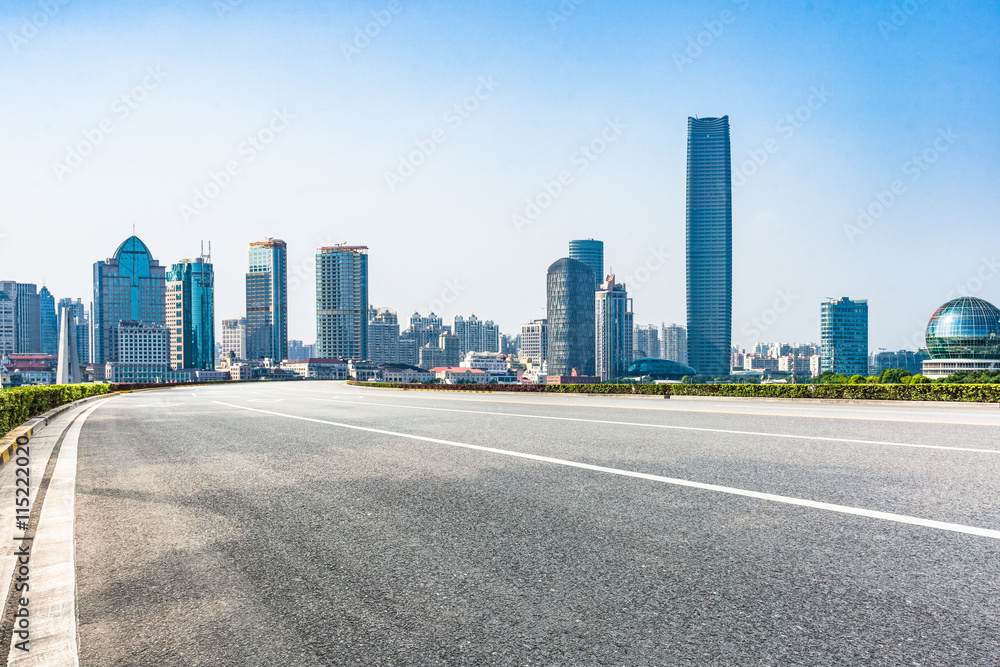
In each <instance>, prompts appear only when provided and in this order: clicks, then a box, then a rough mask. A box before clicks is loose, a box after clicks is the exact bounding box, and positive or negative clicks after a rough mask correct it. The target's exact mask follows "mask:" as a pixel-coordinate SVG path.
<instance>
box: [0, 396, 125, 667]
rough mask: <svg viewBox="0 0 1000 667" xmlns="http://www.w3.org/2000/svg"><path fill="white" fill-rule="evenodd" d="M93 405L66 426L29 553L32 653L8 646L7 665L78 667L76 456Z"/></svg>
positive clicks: (98, 404) (92, 410)
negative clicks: (75, 534) (75, 529)
mask: <svg viewBox="0 0 1000 667" xmlns="http://www.w3.org/2000/svg"><path fill="white" fill-rule="evenodd" d="M108 400H114V399H106V400H103V401H100V402H99V403H95V404H94V405H93V406H91V407H89V408H88V409H86V410H85V411H83V412H82V413H81V414H80V418H79V419H77V420H76V422H75V423H74V424H73V425H72V426H71V427H70V429H69V432H68V433H67V434H66V439H65V440H63V444H62V448H61V449H60V450H59V458H58V459H57V460H56V467H55V470H54V471H53V472H52V479H51V480H50V481H49V490H48V491H47V492H46V494H45V505H44V506H43V507H42V514H41V516H40V517H39V519H38V529H37V531H36V532H35V543H34V546H33V547H32V549H31V596H30V610H31V644H30V647H31V650H30V651H28V652H25V651H21V650H18V649H16V648H15V647H14V646H13V645H12V646H11V649H10V654H9V656H8V662H7V664H8V665H11V666H12V667H13V666H15V665H19V666H23V667H27V666H28V665H70V666H73V667H75V666H76V665H79V656H78V655H77V643H76V554H75V550H74V547H73V541H74V521H75V511H76V506H75V505H76V453H77V447H78V446H79V443H80V433H81V431H82V430H83V425H84V423H85V422H86V421H87V417H89V416H90V415H91V413H93V412H94V410H96V409H97V408H99V407H101V406H102V405H104V404H105V403H107V402H108Z"/></svg>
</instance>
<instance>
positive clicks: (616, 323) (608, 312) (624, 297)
mask: <svg viewBox="0 0 1000 667" xmlns="http://www.w3.org/2000/svg"><path fill="white" fill-rule="evenodd" d="M594 298H595V304H594V323H595V341H594V342H595V359H596V375H598V376H600V378H601V380H611V379H614V378H618V377H622V376H623V375H624V374H625V369H626V368H628V365H629V363H631V361H632V321H633V315H632V299H630V298H628V293H627V292H626V291H625V285H624V284H621V283H616V282H615V276H614V275H613V274H612V275H609V276H608V278H607V280H605V281H604V283H602V284H601V289H599V290H597V292H596V294H595V297H594Z"/></svg>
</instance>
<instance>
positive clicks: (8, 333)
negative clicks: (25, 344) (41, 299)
mask: <svg viewBox="0 0 1000 667" xmlns="http://www.w3.org/2000/svg"><path fill="white" fill-rule="evenodd" d="M7 284H8V283H4V282H0V357H2V356H3V355H5V354H14V353H15V352H17V317H16V312H17V311H16V309H15V306H14V298H15V296H16V295H17V291H16V288H14V290H13V291H14V295H13V296H12V295H11V294H10V292H9V291H8V290H7V289H4V286H5V285H7ZM9 284H10V285H14V283H13V282H11V283H9Z"/></svg>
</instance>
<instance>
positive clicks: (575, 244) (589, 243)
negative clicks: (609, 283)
mask: <svg viewBox="0 0 1000 667" xmlns="http://www.w3.org/2000/svg"><path fill="white" fill-rule="evenodd" d="M569 258H570V259H575V260H576V261H578V262H583V263H584V264H586V265H587V266H589V267H590V270H591V271H593V272H594V290H595V291H596V290H598V289H600V288H601V281H602V280H604V241H595V240H594V239H584V240H580V241H570V242H569Z"/></svg>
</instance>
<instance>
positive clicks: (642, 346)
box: [632, 324, 660, 359]
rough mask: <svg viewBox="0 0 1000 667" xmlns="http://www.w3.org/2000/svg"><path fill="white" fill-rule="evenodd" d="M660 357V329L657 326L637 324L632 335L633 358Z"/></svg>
mask: <svg viewBox="0 0 1000 667" xmlns="http://www.w3.org/2000/svg"><path fill="white" fill-rule="evenodd" d="M659 356H660V327H658V326H656V325H655V324H636V325H635V328H634V330H633V333H632V358H633V359H642V358H644V357H659Z"/></svg>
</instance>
